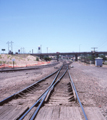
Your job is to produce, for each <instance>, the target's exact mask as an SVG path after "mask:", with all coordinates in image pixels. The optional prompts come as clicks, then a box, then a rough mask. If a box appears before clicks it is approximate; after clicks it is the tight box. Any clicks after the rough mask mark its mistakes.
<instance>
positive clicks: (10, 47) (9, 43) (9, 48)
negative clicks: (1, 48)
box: [7, 41, 13, 53]
mask: <svg viewBox="0 0 107 120" xmlns="http://www.w3.org/2000/svg"><path fill="white" fill-rule="evenodd" d="M12 43H13V42H12V41H11V42H9V41H8V42H7V44H8V53H9V51H10V50H11V52H13V50H12V49H13V47H12Z"/></svg>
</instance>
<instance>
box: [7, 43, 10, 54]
mask: <svg viewBox="0 0 107 120" xmlns="http://www.w3.org/2000/svg"><path fill="white" fill-rule="evenodd" d="M9 43H10V42H9V41H8V42H7V44H8V53H9Z"/></svg>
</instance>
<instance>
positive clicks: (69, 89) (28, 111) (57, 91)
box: [0, 63, 87, 120]
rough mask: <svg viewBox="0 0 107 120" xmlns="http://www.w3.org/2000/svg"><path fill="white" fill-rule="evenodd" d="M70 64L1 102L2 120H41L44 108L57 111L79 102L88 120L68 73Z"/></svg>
mask: <svg viewBox="0 0 107 120" xmlns="http://www.w3.org/2000/svg"><path fill="white" fill-rule="evenodd" d="M69 64H70V63H68V64H66V63H64V65H63V66H61V68H59V69H58V70H57V71H55V72H54V73H52V74H50V75H48V76H46V77H45V78H43V79H41V80H39V81H37V82H35V83H33V84H32V85H30V86H28V87H26V88H24V89H23V90H20V91H18V92H17V93H15V94H13V95H11V96H9V97H8V98H6V99H4V100H2V101H0V105H1V106H0V119H1V120H23V119H24V120H29V119H30V120H34V119H40V117H41V116H42V114H44V112H42V113H41V110H43V109H41V108H44V106H45V107H46V108H47V109H49V108H51V107H55V109H56V108H57V107H56V106H73V105H74V106H75V105H77V104H76V101H77V100H78V102H79V104H80V106H81V108H82V111H83V114H84V116H85V119H86V120H87V117H86V114H85V112H84V109H83V107H82V104H81V102H80V100H79V97H78V94H77V92H76V89H75V86H74V83H73V81H72V79H71V76H70V73H69V71H68V69H69ZM68 78H70V79H68ZM77 106H78V105H77ZM39 111H40V114H39ZM55 111H56V110H53V112H54V114H55ZM58 111H59V112H60V108H58ZM48 112H49V111H48ZM38 114H39V117H38ZM45 114H47V113H45ZM44 119H48V118H44Z"/></svg>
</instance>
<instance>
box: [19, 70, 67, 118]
mask: <svg viewBox="0 0 107 120" xmlns="http://www.w3.org/2000/svg"><path fill="white" fill-rule="evenodd" d="M61 69H62V68H61ZM61 69H60V70H61ZM60 70H59V71H58V73H57V75H56V76H55V78H54V80H53V82H52V83H51V85H50V86H49V87H48V88H47V90H46V91H45V92H44V93H43V94H42V95H41V96H40V97H39V98H38V100H37V101H36V102H35V103H34V105H32V106H31V108H29V109H28V111H26V113H25V114H24V115H23V116H22V117H21V118H20V119H19V120H22V119H24V117H25V116H26V115H27V114H28V113H29V112H30V111H31V109H32V108H33V107H34V106H35V105H37V104H38V103H39V102H40V101H41V102H40V104H39V106H38V107H37V109H36V111H35V112H34V114H33V115H32V117H31V120H33V119H34V118H35V116H36V115H37V113H38V111H39V110H40V108H41V106H42V104H43V102H44V100H45V98H46V96H47V94H48V93H49V91H50V92H51V91H52V89H53V88H54V86H55V85H56V84H57V83H58V82H59V81H60V80H61V79H62V77H63V76H64V75H65V73H66V72H67V70H68V68H67V70H66V71H65V72H64V74H63V75H62V76H61V77H60V78H59V79H58V80H57V81H56V82H55V80H56V79H57V77H58V75H59V72H60Z"/></svg>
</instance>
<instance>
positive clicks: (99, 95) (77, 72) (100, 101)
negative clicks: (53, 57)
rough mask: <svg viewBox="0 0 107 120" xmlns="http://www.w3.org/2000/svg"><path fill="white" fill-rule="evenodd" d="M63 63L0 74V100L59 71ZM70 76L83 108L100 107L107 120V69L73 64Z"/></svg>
mask: <svg viewBox="0 0 107 120" xmlns="http://www.w3.org/2000/svg"><path fill="white" fill-rule="evenodd" d="M61 65H62V63H61V62H60V64H58V65H56V66H51V67H48V68H40V69H35V70H29V71H17V72H4V73H0V100H2V99H4V98H6V97H8V96H10V95H12V94H14V93H15V92H17V91H19V90H21V89H23V88H25V87H27V86H28V85H30V84H32V83H34V82H36V81H37V80H40V79H41V78H43V77H45V76H47V75H49V74H50V73H52V72H54V71H56V70H57V68H58V67H60V66H61ZM71 66H74V67H73V68H70V70H69V71H70V74H71V77H72V79H73V81H74V84H75V86H76V89H77V92H78V94H79V97H80V100H81V102H82V104H83V106H88V107H94V106H95V107H99V109H100V111H101V112H102V114H103V115H104V116H105V118H106V119H107V76H106V75H107V67H105V66H103V67H95V66H93V65H86V64H83V63H79V62H74V63H72V64H71Z"/></svg>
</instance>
